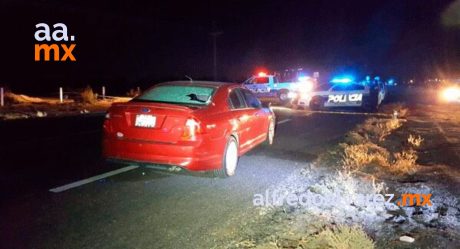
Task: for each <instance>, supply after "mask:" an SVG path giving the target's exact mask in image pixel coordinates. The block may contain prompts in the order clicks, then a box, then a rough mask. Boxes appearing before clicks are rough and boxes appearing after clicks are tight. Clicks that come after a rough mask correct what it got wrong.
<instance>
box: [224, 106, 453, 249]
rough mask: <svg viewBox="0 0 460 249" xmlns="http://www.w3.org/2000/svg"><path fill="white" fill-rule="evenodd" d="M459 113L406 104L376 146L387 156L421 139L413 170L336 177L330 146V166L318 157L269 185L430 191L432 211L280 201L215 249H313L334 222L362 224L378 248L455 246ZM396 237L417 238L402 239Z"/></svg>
mask: <svg viewBox="0 0 460 249" xmlns="http://www.w3.org/2000/svg"><path fill="white" fill-rule="evenodd" d="M392 107H393V106H390V107H389V108H387V109H389V110H386V111H391V108H392ZM459 112H460V106H455V105H414V106H411V107H410V108H409V112H408V113H407V114H406V115H405V117H402V119H401V123H402V126H401V127H399V128H397V129H396V130H394V131H393V132H392V133H391V134H389V135H388V136H387V137H386V138H385V139H384V140H383V141H381V143H379V145H380V146H382V147H383V148H385V149H387V150H388V151H389V152H390V153H391V154H393V153H397V152H398V151H401V150H402V149H403V148H405V147H407V144H408V136H409V135H413V136H420V137H421V138H422V139H423V141H422V143H421V145H420V146H419V147H418V148H416V153H417V155H418V159H417V161H416V164H415V165H414V166H413V167H414V169H415V170H414V171H415V172H414V173H406V174H403V173H395V172H393V171H391V170H387V169H376V170H374V171H371V173H369V172H366V170H362V171H357V172H354V173H353V174H351V175H350V176H343V175H341V174H337V170H338V169H339V168H340V164H341V162H340V161H338V159H337V157H335V155H334V154H335V153H336V152H335V151H334V149H332V151H331V152H328V153H329V154H328V155H329V156H331V155H332V158H333V160H332V161H333V162H334V160H335V167H334V163H332V165H325V164H324V161H321V160H316V161H315V162H313V163H311V164H310V165H309V166H308V167H307V168H304V169H302V170H300V171H298V172H295V173H293V174H292V176H291V177H290V178H289V179H286V180H285V181H284V182H283V183H282V184H280V185H278V186H276V187H274V188H273V189H276V190H278V191H280V192H283V191H285V192H286V193H295V194H296V195H297V196H299V195H300V194H301V193H306V191H313V192H316V193H319V194H321V195H323V196H326V195H328V194H329V195H331V194H333V193H334V192H335V191H337V190H342V191H341V193H343V190H345V191H347V190H351V193H352V194H354V195H356V194H369V193H395V194H396V195H397V194H398V193H419V192H420V193H431V194H432V197H431V202H432V206H423V207H418V206H415V205H414V206H405V207H400V206H397V205H394V204H393V205H385V206H384V207H381V208H375V207H373V208H372V207H369V206H366V205H360V204H357V203H356V202H353V201H350V200H349V199H347V198H345V197H343V196H339V197H336V199H335V200H334V203H332V204H329V205H327V204H322V205H320V206H314V205H313V206H312V205H310V204H309V205H307V206H302V205H297V206H292V205H287V204H286V202H284V203H283V204H282V205H281V206H278V207H276V206H275V207H273V206H270V207H267V206H263V207H260V208H259V216H258V217H255V218H254V219H253V220H252V221H248V222H247V223H246V224H244V225H242V226H241V229H240V230H239V231H240V233H239V234H238V235H237V236H235V238H233V241H232V239H231V238H229V240H228V241H226V242H225V243H223V245H222V247H218V248H311V247H312V245H311V244H309V243H308V240H309V238H311V237H312V236H313V237H314V236H317V235H318V234H319V233H320V232H321V231H324V230H325V229H328V228H331V227H332V228H333V227H335V226H336V225H337V224H347V225H349V226H356V225H357V226H359V227H361V228H362V229H363V230H364V231H365V232H366V233H367V234H368V235H369V236H370V237H371V238H372V239H373V240H374V242H375V247H376V248H458V245H460V219H459V218H460V205H459V203H458V198H459V196H460V195H459V194H460V192H459V191H460V190H459V189H460V177H459V176H460V168H459V167H460V165H459V162H460V157H459V155H460V154H459V152H460V146H459V141H460V116H459V115H455V114H458V113H459ZM320 158H321V156H320ZM329 163H330V161H329ZM367 170H368V169H367ZM272 191H274V190H272ZM401 236H409V237H411V238H414V239H415V241H414V242H413V243H407V242H402V241H400V237H401ZM229 244H230V245H231V246H228V245H229ZM319 248H321V247H319ZM334 248H335V247H334ZM345 248H346V247H345Z"/></svg>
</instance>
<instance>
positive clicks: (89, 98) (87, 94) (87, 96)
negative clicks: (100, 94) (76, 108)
mask: <svg viewBox="0 0 460 249" xmlns="http://www.w3.org/2000/svg"><path fill="white" fill-rule="evenodd" d="M81 97H82V99H83V102H84V103H88V104H94V103H95V102H96V101H97V95H96V94H95V93H94V92H93V89H92V88H91V87H90V86H87V87H86V88H85V89H84V90H83V92H81Z"/></svg>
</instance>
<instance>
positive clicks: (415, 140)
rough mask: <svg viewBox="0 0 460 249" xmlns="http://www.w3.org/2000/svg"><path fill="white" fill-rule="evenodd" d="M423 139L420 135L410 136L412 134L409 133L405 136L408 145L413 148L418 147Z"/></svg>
mask: <svg viewBox="0 0 460 249" xmlns="http://www.w3.org/2000/svg"><path fill="white" fill-rule="evenodd" d="M423 140H424V139H423V138H422V137H421V136H420V135H418V136H415V135H414V136H412V134H410V135H409V137H408V138H407V142H408V143H409V144H410V145H412V146H413V147H414V148H418V147H420V145H422V142H423Z"/></svg>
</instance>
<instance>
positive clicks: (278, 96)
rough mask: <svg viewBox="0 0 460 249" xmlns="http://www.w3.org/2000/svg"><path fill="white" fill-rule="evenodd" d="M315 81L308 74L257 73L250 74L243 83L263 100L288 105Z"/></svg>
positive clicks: (309, 88)
mask: <svg viewBox="0 0 460 249" xmlns="http://www.w3.org/2000/svg"><path fill="white" fill-rule="evenodd" d="M314 82H315V79H314V78H311V77H309V76H297V74H296V75H295V77H290V78H286V77H281V75H279V74H266V73H263V72H261V73H259V74H258V75H255V76H252V77H250V78H249V79H247V80H246V81H244V83H243V84H244V85H245V86H246V87H247V88H248V89H250V90H251V91H252V92H253V93H254V94H256V96H257V97H258V98H259V99H260V100H261V101H264V102H274V103H277V104H280V105H284V106H286V105H290V104H292V102H293V101H294V100H296V99H297V98H298V95H299V94H300V93H301V92H303V91H308V90H311V88H312V87H313V85H314Z"/></svg>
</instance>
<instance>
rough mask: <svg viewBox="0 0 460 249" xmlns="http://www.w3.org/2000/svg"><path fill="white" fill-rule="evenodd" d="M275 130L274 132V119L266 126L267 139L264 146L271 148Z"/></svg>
mask: <svg viewBox="0 0 460 249" xmlns="http://www.w3.org/2000/svg"><path fill="white" fill-rule="evenodd" d="M275 130H276V122H275V119H272V120H270V124H269V125H268V131H267V139H265V142H264V145H266V146H271V145H273V142H274V141H275Z"/></svg>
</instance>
